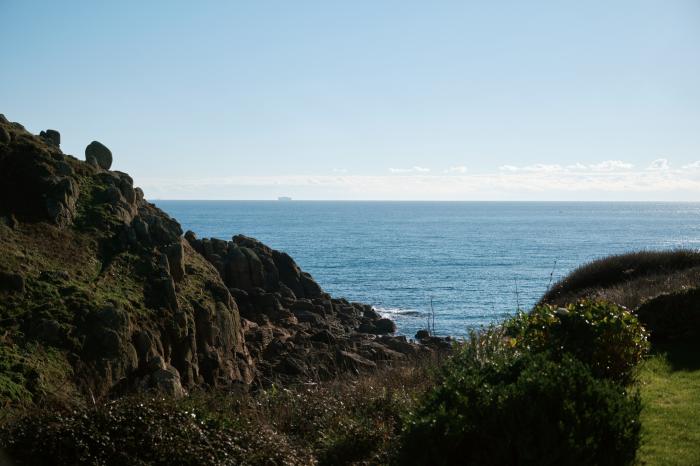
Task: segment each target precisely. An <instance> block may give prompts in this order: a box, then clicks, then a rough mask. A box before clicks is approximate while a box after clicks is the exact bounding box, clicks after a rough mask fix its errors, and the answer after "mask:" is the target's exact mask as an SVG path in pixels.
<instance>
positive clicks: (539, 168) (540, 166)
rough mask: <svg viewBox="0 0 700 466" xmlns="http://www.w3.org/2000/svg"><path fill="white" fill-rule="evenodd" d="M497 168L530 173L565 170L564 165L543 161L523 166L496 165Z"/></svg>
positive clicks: (505, 170)
mask: <svg viewBox="0 0 700 466" xmlns="http://www.w3.org/2000/svg"><path fill="white" fill-rule="evenodd" d="M498 169H499V170H501V171H504V172H530V173H537V172H549V173H551V172H560V171H562V170H565V169H564V167H562V166H561V165H559V164H544V163H536V164H534V165H526V166H524V167H517V166H515V165H501V166H500V167H498Z"/></svg>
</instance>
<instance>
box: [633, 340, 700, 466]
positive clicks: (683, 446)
mask: <svg viewBox="0 0 700 466" xmlns="http://www.w3.org/2000/svg"><path fill="white" fill-rule="evenodd" d="M699 355H700V345H699V344H698V343H697V342H677V343H673V344H670V345H665V346H660V347H659V348H658V349H656V350H655V351H654V352H653V354H652V356H651V357H650V358H649V359H648V360H647V361H645V362H644V363H643V364H642V366H641V367H640V375H639V378H640V386H641V395H642V403H643V405H644V409H643V410H642V417H641V419H642V438H643V443H642V447H641V449H640V451H639V462H640V464H643V465H669V466H673V465H679V466H680V465H691V464H700V358H698V356H699Z"/></svg>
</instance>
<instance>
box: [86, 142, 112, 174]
mask: <svg viewBox="0 0 700 466" xmlns="http://www.w3.org/2000/svg"><path fill="white" fill-rule="evenodd" d="M85 161H87V162H88V163H90V164H93V165H97V166H99V167H100V168H104V169H105V170H109V169H110V167H111V166H112V151H110V150H109V149H107V147H106V146H105V145H104V144H102V143H100V142H98V141H92V142H91V143H90V144H88V146H87V147H86V148H85Z"/></svg>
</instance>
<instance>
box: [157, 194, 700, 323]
mask: <svg viewBox="0 0 700 466" xmlns="http://www.w3.org/2000/svg"><path fill="white" fill-rule="evenodd" d="M155 203H156V204H157V205H158V206H159V207H160V208H162V209H163V210H165V211H166V212H168V213H169V214H170V215H171V216H173V217H175V218H176V219H178V220H179V221H180V223H181V224H182V226H183V229H185V230H188V229H189V230H192V231H194V232H195V233H197V235H198V237H200V238H202V237H216V238H221V239H230V238H231V236H233V235H235V234H244V235H247V236H253V237H255V238H257V239H259V240H260V241H263V242H264V243H266V244H267V245H269V246H271V247H273V248H275V249H280V250H283V251H286V252H288V253H289V254H290V255H291V256H292V257H293V258H294V259H295V260H296V262H297V263H298V264H299V265H300V266H301V267H302V269H304V270H306V271H307V272H309V273H311V275H313V277H314V278H315V279H316V280H317V281H318V283H319V284H320V285H321V286H322V287H323V288H324V289H325V290H326V291H328V292H329V293H331V294H332V295H334V296H338V297H345V298H347V299H349V300H352V301H360V302H364V303H368V304H372V305H374V306H375V307H376V308H378V310H379V311H380V312H382V313H384V314H386V315H389V316H390V317H392V318H393V319H394V320H395V321H396V323H397V325H398V329H399V332H400V333H403V334H406V335H409V336H412V335H413V334H414V333H415V332H416V331H417V330H418V329H420V328H425V327H426V321H427V319H428V316H429V314H430V309H431V302H432V308H433V309H434V312H435V316H436V317H435V320H436V330H437V333H438V334H442V335H464V334H465V333H466V332H467V330H468V329H469V328H474V327H478V326H481V325H484V324H488V323H490V322H494V321H498V320H501V319H503V318H504V317H505V316H507V315H511V314H513V313H514V312H515V311H516V309H517V308H518V306H520V308H522V309H528V308H530V307H531V306H532V305H533V304H534V303H535V302H536V301H537V300H538V299H539V298H540V297H541V296H542V294H543V293H544V292H545V291H546V289H547V287H548V286H549V284H550V276H551V277H552V280H553V281H556V280H557V279H559V278H561V277H562V276H564V275H566V274H567V273H568V272H570V271H571V270H572V269H574V268H575V267H577V266H579V265H581V264H583V263H585V262H588V261H591V260H593V259H596V258H599V257H603V256H606V255H609V254H613V253H620V252H625V251H632V250H640V249H665V248H678V247H688V248H698V247H700V204H697V203H571V202H335V201H324V202H314V201H291V202H280V201H156V202H155Z"/></svg>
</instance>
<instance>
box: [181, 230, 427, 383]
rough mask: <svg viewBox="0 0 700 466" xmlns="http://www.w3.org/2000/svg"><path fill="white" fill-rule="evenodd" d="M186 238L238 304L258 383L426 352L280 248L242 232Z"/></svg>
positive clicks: (362, 366)
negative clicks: (226, 237)
mask: <svg viewBox="0 0 700 466" xmlns="http://www.w3.org/2000/svg"><path fill="white" fill-rule="evenodd" d="M185 239H186V240H187V241H188V242H189V243H190V245H191V246H192V247H193V248H194V249H195V250H196V251H197V252H199V253H200V254H201V255H202V256H203V257H205V258H206V259H207V260H208V261H209V262H210V263H211V264H212V265H213V266H214V267H215V268H216V270H217V271H218V272H219V274H220V275H221V277H222V279H223V281H224V283H225V284H226V286H227V287H228V289H229V291H230V292H231V294H232V295H233V296H234V298H235V300H236V302H237V303H238V308H239V311H240V314H241V317H242V319H243V328H244V331H245V336H246V345H247V346H248V349H249V351H250V353H251V355H252V356H253V359H254V360H255V361H256V365H257V369H258V372H259V375H260V377H261V380H262V381H264V382H266V381H278V380H282V381H292V380H309V379H311V380H316V379H326V378H329V377H333V376H334V375H336V374H337V373H339V372H342V371H346V370H350V371H354V372H357V371H361V370H367V369H374V368H376V367H377V365H378V364H379V365H381V364H392V363H398V362H401V361H403V360H405V359H406V358H407V357H414V356H417V355H420V354H426V353H429V352H430V351H431V350H430V349H429V348H428V346H424V345H416V344H414V343H411V342H409V341H408V340H407V339H406V337H404V336H393V335H392V334H393V333H394V332H395V331H396V326H395V325H394V322H393V321H391V320H389V319H385V318H382V317H381V316H380V315H379V314H378V313H377V312H376V311H375V310H374V309H373V308H372V307H371V306H369V305H366V304H360V303H352V302H349V301H347V300H345V299H337V298H332V297H331V296H330V295H328V294H327V293H325V292H324V291H323V290H322V289H321V287H320V286H319V285H318V283H316V282H315V281H314V280H313V278H312V277H311V275H309V274H308V273H306V272H304V271H302V270H301V269H300V268H299V266H298V265H297V264H296V263H295V262H294V260H293V259H292V258H291V257H289V255H287V254H286V253H284V252H280V251H275V250H273V249H271V248H269V247H267V246H265V245H264V244H262V243H261V242H259V241H257V240H255V239H253V238H249V237H246V236H243V235H237V236H234V237H233V238H232V239H231V241H223V240H219V239H215V238H207V239H201V240H200V239H197V237H196V235H195V234H194V233H193V232H189V231H188V232H187V233H186V234H185Z"/></svg>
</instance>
